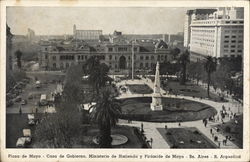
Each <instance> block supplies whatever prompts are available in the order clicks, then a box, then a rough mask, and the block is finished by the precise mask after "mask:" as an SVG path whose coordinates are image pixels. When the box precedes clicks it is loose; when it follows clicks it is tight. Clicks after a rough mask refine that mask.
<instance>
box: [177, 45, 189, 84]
mask: <svg viewBox="0 0 250 162" xmlns="http://www.w3.org/2000/svg"><path fill="white" fill-rule="evenodd" d="M178 62H179V64H180V65H181V79H180V84H181V85H185V83H186V71H187V68H186V67H187V64H188V63H189V62H190V59H189V52H188V50H186V51H185V52H184V53H182V54H181V55H180V57H179V58H178Z"/></svg>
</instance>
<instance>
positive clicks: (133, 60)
mask: <svg viewBox="0 0 250 162" xmlns="http://www.w3.org/2000/svg"><path fill="white" fill-rule="evenodd" d="M133 42H134V41H133V40H132V80H134V55H135V54H134V43H133Z"/></svg>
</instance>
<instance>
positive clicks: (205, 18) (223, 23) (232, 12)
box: [184, 7, 244, 61]
mask: <svg viewBox="0 0 250 162" xmlns="http://www.w3.org/2000/svg"><path fill="white" fill-rule="evenodd" d="M243 28H244V13H243V8H237V7H229V8H225V7H223V8H222V7H221V8H217V9H195V10H189V11H188V12H187V14H186V19H185V26H184V46H185V47H188V48H189V49H190V53H191V60H193V61H194V60H197V59H202V58H204V56H212V57H217V58H219V57H236V56H238V55H241V56H243V35H244V34H243V31H244V29H243Z"/></svg>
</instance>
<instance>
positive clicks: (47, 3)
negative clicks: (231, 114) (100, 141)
mask: <svg viewBox="0 0 250 162" xmlns="http://www.w3.org/2000/svg"><path fill="white" fill-rule="evenodd" d="M6 6H55V7H56V6H57V7H62V6H63V7H68V6H70V7H79V6H82V7H197V8H198V7H219V6H223V7H232V6H235V7H236V6H237V7H245V9H244V12H245V13H244V15H245V19H244V109H243V111H244V142H243V143H244V146H243V148H244V149H230V150H225V149H216V150H215V149H192V150H191V149H112V150H108V149H102V150H101V149H18V150H17V149H5V124H6V123H5V119H6V115H5V113H6V110H5V85H6V81H5V59H6V57H5V55H4V54H5V51H6V47H5V40H6ZM248 15H249V2H248V1H106V2H105V1H91V2H90V1H77V0H72V1H66V0H62V1H58V0H57V1H35V0H34V1H21V0H19V1H18V0H16V1H8V2H7V1H1V29H2V30H1V44H0V47H1V59H0V67H1V76H0V79H1V85H0V92H1V94H0V96H1V99H0V103H1V154H0V155H1V160H3V161H4V162H5V161H14V160H15V159H8V158H7V156H8V154H9V153H11V154H20V155H22V154H26V155H29V154H35V155H37V154H38V155H43V156H44V157H46V154H57V155H58V154H60V153H62V154H85V155H87V154H89V153H95V154H110V155H111V154H116V155H117V154H119V153H121V154H130V155H133V154H137V155H140V154H141V155H144V154H149V155H151V154H155V155H157V154H163V155H172V154H177V155H185V156H189V154H193V155H197V154H200V155H210V156H212V155H214V154H217V155H220V154H223V155H233V154H235V155H241V157H242V158H241V159H238V160H237V159H232V160H230V159H224V160H223V159H195V160H192V161H249V81H250V79H249V16H248ZM57 160H59V159H47V158H44V159H43V158H41V159H27V158H26V159H16V161H25V162H27V161H57ZM73 160H74V161H123V160H124V161H125V160H126V161H187V160H191V159H188V158H184V159H181V160H178V159H165V158H163V159H77V158H75V159H66V158H65V159H60V161H73Z"/></svg>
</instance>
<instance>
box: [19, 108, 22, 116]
mask: <svg viewBox="0 0 250 162" xmlns="http://www.w3.org/2000/svg"><path fill="white" fill-rule="evenodd" d="M19 114H20V115H22V107H21V106H19Z"/></svg>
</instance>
